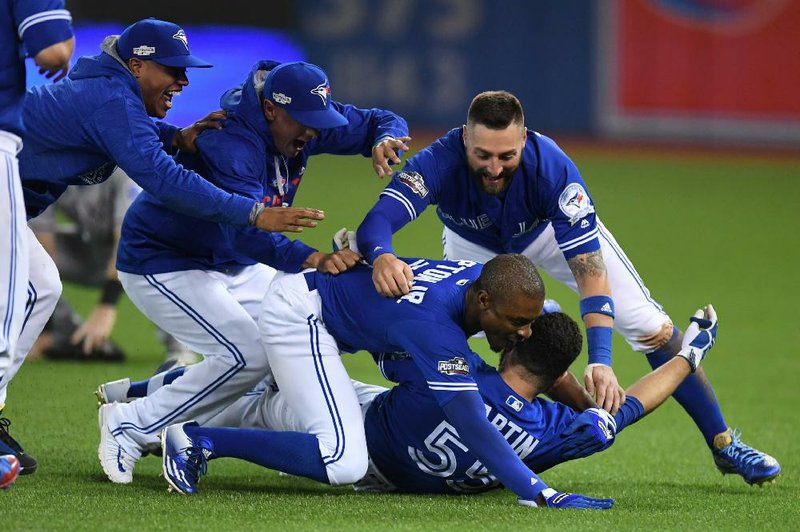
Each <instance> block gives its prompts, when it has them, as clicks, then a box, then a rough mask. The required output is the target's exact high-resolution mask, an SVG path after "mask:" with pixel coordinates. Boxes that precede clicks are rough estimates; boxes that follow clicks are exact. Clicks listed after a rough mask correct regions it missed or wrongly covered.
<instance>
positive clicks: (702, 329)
mask: <svg viewBox="0 0 800 532" xmlns="http://www.w3.org/2000/svg"><path fill="white" fill-rule="evenodd" d="M689 321H690V324H689V327H687V328H686V332H685V333H683V342H682V343H681V350H680V351H679V352H678V356H680V357H683V358H685V359H686V361H687V362H689V366H691V368H692V373H694V372H695V371H697V367H698V366H699V365H700V361H701V360H703V359H704V358H705V357H706V354H707V353H708V352H709V350H711V348H712V347H713V346H714V342H715V341H716V339H717V325H718V323H717V313H716V311H715V310H714V307H713V306H711V305H706V306H705V307H704V308H702V309H698V310H697V312H695V313H694V316H692V317H691V318H689Z"/></svg>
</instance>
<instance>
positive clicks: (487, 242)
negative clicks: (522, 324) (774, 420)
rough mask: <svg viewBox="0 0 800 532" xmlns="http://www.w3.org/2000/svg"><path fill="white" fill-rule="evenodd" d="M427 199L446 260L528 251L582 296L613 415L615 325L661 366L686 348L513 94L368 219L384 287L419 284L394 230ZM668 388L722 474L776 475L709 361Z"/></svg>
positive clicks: (476, 115) (496, 97)
mask: <svg viewBox="0 0 800 532" xmlns="http://www.w3.org/2000/svg"><path fill="white" fill-rule="evenodd" d="M431 204H433V205H436V212H437V214H438V216H439V218H440V219H441V221H442V223H443V224H444V233H443V237H442V240H443V243H444V256H445V257H446V258H449V259H470V260H476V261H483V262H485V261H487V260H489V259H490V258H491V257H492V256H494V255H496V254H498V253H507V252H518V253H522V254H524V255H525V256H527V257H528V258H530V259H531V260H532V261H533V262H534V264H536V265H537V266H538V267H541V268H542V269H543V270H544V271H546V272H547V273H548V274H550V275H552V276H553V277H554V278H556V279H558V280H559V281H561V282H562V283H564V284H566V285H567V286H569V287H570V288H572V289H573V290H575V291H576V292H578V294H579V295H580V298H581V300H580V310H581V315H582V316H583V320H584V323H585V326H586V336H587V347H588V352H589V364H588V366H587V367H586V370H585V372H584V382H585V384H586V388H587V390H588V391H589V392H590V393H591V394H592V395H593V396H595V397H596V399H597V403H598V404H599V405H600V406H602V407H603V408H605V409H606V410H608V411H609V412H611V413H612V414H613V413H615V412H616V410H617V408H619V405H620V404H622V402H623V401H624V392H623V391H622V389H621V388H620V387H619V385H618V383H617V379H616V377H615V376H614V371H613V370H612V368H611V335H612V330H613V328H616V329H617V330H618V331H619V332H620V333H621V334H622V335H623V336H624V337H625V339H626V340H627V341H628V343H629V344H630V345H631V347H633V348H634V349H635V350H636V351H640V352H643V353H646V354H647V360H648V362H649V363H650V364H651V366H652V367H654V368H655V367H659V366H661V365H663V364H664V363H666V362H667V361H668V360H670V359H671V358H672V357H673V356H675V354H676V353H677V352H678V351H679V350H680V348H681V334H682V333H681V331H680V329H678V328H677V327H675V326H674V325H673V323H672V321H671V320H670V318H669V316H668V315H667V314H666V313H665V312H664V311H663V309H662V308H661V306H660V305H659V304H658V303H657V302H656V301H655V300H654V299H653V298H652V297H651V296H650V292H649V290H648V289H647V288H646V287H645V285H644V283H643V282H642V280H641V278H640V277H639V276H638V274H637V273H636V270H635V269H634V267H633V265H632V264H631V262H630V260H628V258H627V257H626V256H625V253H624V252H623V250H622V248H621V247H620V246H619V244H618V243H617V242H616V241H615V240H614V237H613V236H612V235H611V233H610V232H609V231H608V229H606V228H605V227H604V226H603V224H602V223H601V222H600V220H599V218H598V217H597V214H596V212H595V205H594V203H593V201H592V198H591V196H590V195H589V193H588V191H587V189H586V184H585V183H584V182H583V179H582V178H581V176H580V173H579V172H578V169H577V168H576V166H575V165H574V164H573V162H572V161H571V160H570V159H569V158H568V157H567V156H566V155H565V154H564V152H563V151H561V149H560V148H559V147H558V146H557V145H556V144H555V142H553V141H552V140H551V139H549V138H547V137H545V136H543V135H541V134H539V133H536V132H534V131H530V130H528V129H526V128H525V126H524V117H523V112H522V105H521V104H520V102H519V100H517V98H516V97H514V96H513V95H512V94H510V93H508V92H503V91H501V92H484V93H481V94H479V95H477V96H476V97H475V98H474V99H473V101H472V104H471V105H470V108H469V112H468V116H467V124H466V125H465V126H463V127H462V128H456V129H453V130H451V131H450V132H449V133H447V135H445V136H444V137H442V138H440V139H439V140H437V141H436V142H434V143H433V144H431V145H430V146H428V147H427V148H425V149H423V150H422V151H420V152H419V153H417V154H416V155H415V156H414V157H412V158H411V159H409V160H408V161H407V162H406V165H405V166H404V168H403V169H402V171H399V172H397V173H396V174H395V175H394V177H393V179H392V181H391V183H389V185H388V186H387V187H386V188H385V189H384V191H383V192H382V193H381V196H380V198H379V200H378V202H377V203H376V205H375V206H374V207H373V208H372V209H371V210H370V212H369V213H368V214H367V216H366V217H365V219H364V221H363V222H362V224H361V226H360V227H359V229H358V231H357V239H358V243H359V247H360V249H361V250H362V252H363V253H364V257H365V259H366V260H367V261H368V262H369V263H370V264H372V265H373V267H374V270H373V281H374V283H375V287H376V289H377V290H378V291H379V292H380V293H381V294H383V295H385V296H391V297H398V296H401V295H403V294H407V293H410V292H409V290H413V285H412V274H411V271H410V270H409V268H408V266H407V265H406V264H405V263H404V262H403V261H401V260H399V259H398V258H397V257H395V256H394V253H393V250H392V234H393V233H394V232H396V231H398V230H399V229H400V228H401V227H403V226H404V225H405V224H406V223H408V222H410V221H412V220H414V219H416V218H417V217H418V216H419V214H420V213H422V211H423V210H425V208H426V207H427V206H428V205H431ZM612 294H613V298H612ZM673 396H674V397H675V399H677V401H678V402H679V403H680V404H681V406H683V408H684V409H685V410H686V411H687V413H689V415H690V416H691V417H692V419H693V420H694V422H695V423H696V424H697V426H698V428H699V429H700V431H701V432H702V434H703V436H704V438H705V440H706V443H707V444H708V446H709V448H710V449H711V450H712V456H713V458H714V462H715V464H716V466H717V468H718V469H719V470H720V471H722V472H723V473H735V474H739V475H741V476H742V477H743V478H744V480H745V481H746V482H748V483H759V482H761V481H763V480H765V479H769V478H773V477H774V476H775V475H777V474H778V472H780V465H779V464H778V462H777V461H775V459H774V458H772V457H770V456H768V455H766V454H764V453H761V452H760V451H757V450H756V449H753V448H752V447H749V446H747V445H745V444H744V443H742V442H741V441H740V440H739V437H738V431H737V432H735V433H734V432H732V431H731V430H730V429H729V428H728V426H727V424H726V423H725V420H724V418H723V416H722V412H721V409H720V406H719V404H718V403H717V400H716V396H715V395H714V392H713V389H712V387H711V384H710V383H709V382H708V379H707V378H706V376H705V373H704V372H703V370H702V369H701V370H700V371H698V372H697V373H695V374H693V375H691V376H690V377H689V378H687V379H686V380H685V381H684V382H683V383H682V384H681V386H679V387H678V389H677V390H676V391H675V393H674V394H673ZM753 464H757V465H756V466H753Z"/></svg>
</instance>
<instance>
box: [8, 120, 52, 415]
mask: <svg viewBox="0 0 800 532" xmlns="http://www.w3.org/2000/svg"><path fill="white" fill-rule="evenodd" d="M20 149H22V141H21V140H20V138H19V137H17V136H16V135H13V134H11V133H8V132H6V131H0V188H2V190H1V191H0V318H2V328H1V329H0V408H2V406H3V404H4V403H5V400H6V394H7V387H8V383H9V382H10V381H11V379H12V378H13V377H14V375H16V374H17V371H19V368H20V366H21V365H22V363H23V362H24V361H25V357H26V356H27V354H28V351H30V349H31V347H32V346H33V342H34V341H36V338H38V336H39V334H40V333H41V332H42V329H43V328H44V326H45V324H46V323H47V320H48V318H50V315H51V314H52V313H53V310H54V309H55V305H56V303H57V302H58V298H59V297H60V296H61V280H60V279H59V277H58V270H57V269H56V265H55V264H54V263H53V260H52V259H51V258H50V256H49V255H48V254H47V252H45V250H44V248H42V246H41V244H39V241H38V240H36V237H35V236H34V235H33V232H32V231H31V230H30V229H28V226H27V224H26V222H25V218H26V216H25V202H24V199H23V195H22V185H21V183H20V178H19V167H18V162H17V153H18V152H19V150H20Z"/></svg>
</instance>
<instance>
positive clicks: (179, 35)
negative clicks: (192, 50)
mask: <svg viewBox="0 0 800 532" xmlns="http://www.w3.org/2000/svg"><path fill="white" fill-rule="evenodd" d="M172 38H173V39H177V40H179V41H181V42H182V43H183V45H184V46H185V47H186V49H187V50H188V49H189V40H188V39H187V38H186V32H185V31H183V30H178V33H176V34H175V35H173V36H172Z"/></svg>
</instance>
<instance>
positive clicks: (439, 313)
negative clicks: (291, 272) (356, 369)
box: [306, 259, 483, 405]
mask: <svg viewBox="0 0 800 532" xmlns="http://www.w3.org/2000/svg"><path fill="white" fill-rule="evenodd" d="M402 260H404V261H406V262H407V263H408V264H409V266H411V270H412V271H413V272H414V286H413V288H412V289H411V292H409V293H408V294H406V295H404V296H403V297H400V298H398V299H388V298H384V297H382V296H380V295H378V293H377V292H376V291H375V288H374V286H373V284H372V270H371V269H370V268H368V267H366V266H358V267H356V268H354V269H353V270H351V271H348V272H347V273H344V274H341V275H336V276H332V275H327V274H321V273H318V272H310V273H307V274H306V276H307V278H308V279H309V281H308V282H309V286H310V287H312V288H314V287H315V288H316V289H317V290H318V291H319V294H320V297H321V299H322V321H323V322H324V324H325V328H326V329H327V331H328V332H329V333H330V334H331V335H333V337H334V338H335V339H336V342H337V344H338V345H339V349H340V350H342V351H349V352H355V351H358V350H361V349H363V350H367V351H373V352H381V351H403V352H407V353H410V356H411V360H412V361H413V364H414V365H415V367H416V368H417V370H418V371H419V374H420V379H421V380H420V385H421V386H423V387H425V388H426V389H428V390H430V393H432V397H434V398H435V401H436V402H438V404H440V405H445V404H447V403H448V402H449V401H450V400H451V399H453V397H454V394H456V393H458V392H463V391H477V389H478V388H477V385H476V384H475V379H474V378H473V372H472V368H471V367H470V357H471V354H472V351H471V350H470V348H469V345H468V344H467V334H466V333H465V331H464V326H463V319H464V309H465V297H466V293H467V289H468V288H469V286H470V285H471V284H472V282H473V281H474V280H475V279H477V277H478V276H479V275H480V272H481V270H482V268H483V266H482V265H481V264H479V263H476V262H472V261H435V260H427V259H402Z"/></svg>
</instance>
